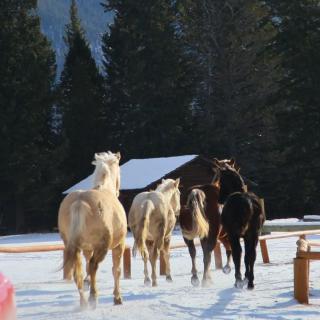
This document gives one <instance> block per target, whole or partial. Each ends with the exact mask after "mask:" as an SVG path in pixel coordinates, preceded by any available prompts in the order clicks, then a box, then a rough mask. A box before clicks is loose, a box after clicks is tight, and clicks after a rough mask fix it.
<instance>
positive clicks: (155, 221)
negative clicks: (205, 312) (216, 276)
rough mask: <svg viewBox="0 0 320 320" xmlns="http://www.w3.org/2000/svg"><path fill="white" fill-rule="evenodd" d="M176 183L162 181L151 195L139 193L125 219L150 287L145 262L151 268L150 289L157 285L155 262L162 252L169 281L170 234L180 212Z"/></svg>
mask: <svg viewBox="0 0 320 320" xmlns="http://www.w3.org/2000/svg"><path fill="white" fill-rule="evenodd" d="M179 182H180V179H177V180H173V179H165V180H164V179H163V180H162V183H161V184H160V185H159V186H158V187H157V188H156V190H155V191H150V192H141V193H139V194H138V195H136V197H135V198H134V199H133V202H132V206H131V208H130V212H129V215H128V223H129V227H130V229H131V231H132V234H133V237H134V240H135V243H134V249H135V250H134V251H133V252H134V253H135V251H136V249H138V250H139V252H140V253H141V256H142V258H143V261H144V283H145V285H150V283H151V281H150V278H149V274H148V267H147V262H148V258H149V259H150V263H151V267H152V274H151V278H152V286H156V285H157V275H156V262H157V258H158V255H159V251H160V250H161V251H162V252H163V257H164V260H165V265H166V271H165V272H166V279H167V281H172V278H171V274H170V264H169V256H170V253H169V249H170V240H171V233H172V230H173V228H174V226H175V223H176V216H177V215H178V214H179V212H180V191H179Z"/></svg>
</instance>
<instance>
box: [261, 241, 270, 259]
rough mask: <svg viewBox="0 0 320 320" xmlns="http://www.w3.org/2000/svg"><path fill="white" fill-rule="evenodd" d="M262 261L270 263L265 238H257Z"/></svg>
mask: <svg viewBox="0 0 320 320" xmlns="http://www.w3.org/2000/svg"><path fill="white" fill-rule="evenodd" d="M259 242H260V249H261V255H262V260H263V263H270V259H269V254H268V247H267V240H259Z"/></svg>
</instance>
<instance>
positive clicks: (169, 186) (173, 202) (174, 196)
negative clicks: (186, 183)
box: [155, 178, 180, 215]
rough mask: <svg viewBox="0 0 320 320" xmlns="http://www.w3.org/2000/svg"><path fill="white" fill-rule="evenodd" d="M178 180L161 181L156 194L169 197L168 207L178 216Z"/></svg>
mask: <svg viewBox="0 0 320 320" xmlns="http://www.w3.org/2000/svg"><path fill="white" fill-rule="evenodd" d="M179 183H180V179H179V178H178V179H177V180H173V179H162V182H161V184H160V185H158V186H157V188H156V190H155V191H157V192H161V193H162V194H168V195H169V199H168V200H169V201H170V206H171V208H172V209H173V211H174V213H175V215H179V212H180V191H179Z"/></svg>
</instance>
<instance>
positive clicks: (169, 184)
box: [155, 179, 174, 192]
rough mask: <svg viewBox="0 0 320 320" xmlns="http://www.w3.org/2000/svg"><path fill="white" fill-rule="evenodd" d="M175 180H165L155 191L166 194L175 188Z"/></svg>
mask: <svg viewBox="0 0 320 320" xmlns="http://www.w3.org/2000/svg"><path fill="white" fill-rule="evenodd" d="M173 182H174V180H172V179H166V180H165V179H163V180H162V182H161V184H159V185H158V186H157V188H156V190H155V191H159V192H166V191H168V190H170V189H172V187H173V186H174V184H173Z"/></svg>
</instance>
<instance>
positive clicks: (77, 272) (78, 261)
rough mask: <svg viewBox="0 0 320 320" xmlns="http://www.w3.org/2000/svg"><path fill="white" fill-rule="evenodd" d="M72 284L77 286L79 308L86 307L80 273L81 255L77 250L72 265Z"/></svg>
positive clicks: (81, 274)
mask: <svg viewBox="0 0 320 320" xmlns="http://www.w3.org/2000/svg"><path fill="white" fill-rule="evenodd" d="M73 277H74V282H75V283H76V285H77V288H78V291H79V295H80V307H81V308H86V307H87V300H86V298H85V296H84V290H83V273H82V261H81V253H80V250H78V249H77V251H76V255H75V264H74V272H73Z"/></svg>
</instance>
